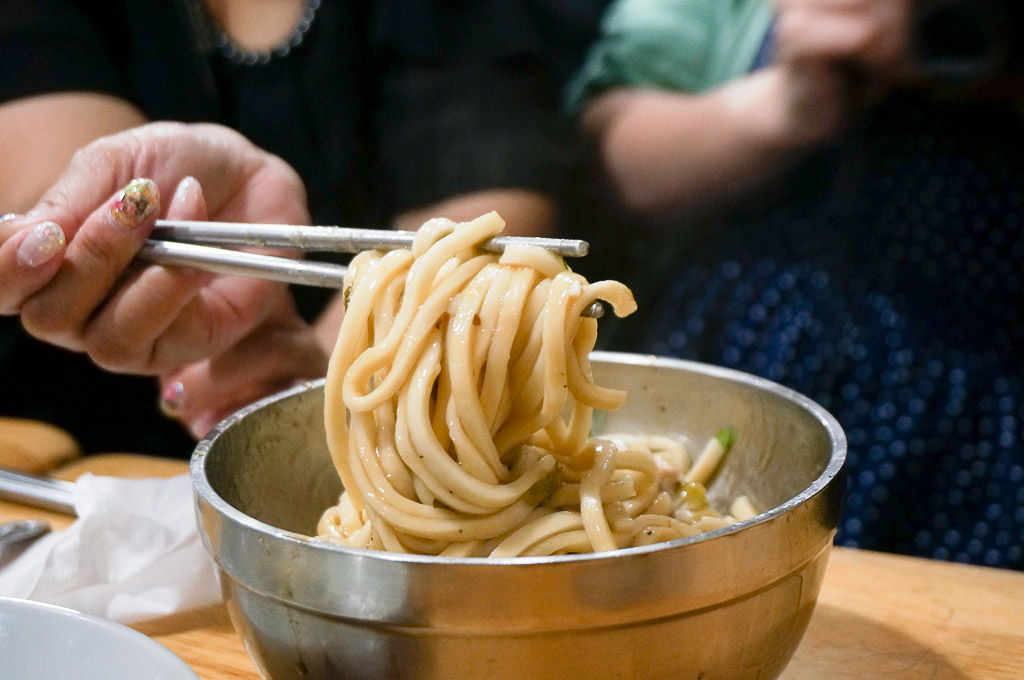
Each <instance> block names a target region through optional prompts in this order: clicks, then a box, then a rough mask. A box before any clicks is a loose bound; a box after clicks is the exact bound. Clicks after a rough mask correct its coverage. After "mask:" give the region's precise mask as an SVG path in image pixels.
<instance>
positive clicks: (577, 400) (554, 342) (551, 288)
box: [318, 213, 753, 557]
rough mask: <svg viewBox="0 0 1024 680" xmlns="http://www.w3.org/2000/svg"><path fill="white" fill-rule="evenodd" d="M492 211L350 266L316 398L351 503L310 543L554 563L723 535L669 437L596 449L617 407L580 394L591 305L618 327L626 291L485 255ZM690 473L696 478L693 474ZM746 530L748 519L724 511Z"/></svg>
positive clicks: (715, 452)
mask: <svg viewBox="0 0 1024 680" xmlns="http://www.w3.org/2000/svg"><path fill="white" fill-rule="evenodd" d="M503 228H504V222H503V221H502V220H501V218H500V217H498V215H497V214H495V213H490V214H488V215H484V216H483V217H480V218H478V219H476V220H474V221H472V222H468V223H464V224H456V223H453V222H451V221H448V220H431V221H430V222H428V223H427V224H425V225H424V226H423V227H422V228H421V229H420V231H419V232H418V233H417V236H416V239H415V242H414V245H413V247H412V249H411V250H408V249H406V250H395V251H391V252H388V253H383V252H379V251H372V252H364V253H361V254H359V255H357V256H356V257H355V258H354V259H353V261H352V263H351V265H350V266H349V270H348V276H347V278H346V281H345V292H344V295H345V300H346V312H345V318H344V321H343V323H342V327H341V331H340V335H339V337H338V341H337V346H336V348H335V350H334V353H333V356H332V358H331V363H330V368H329V370H328V374H327V380H326V385H325V423H326V430H327V441H328V446H329V448H330V451H331V455H332V457H333V459H334V464H335V466H336V468H337V470H338V473H339V475H340V476H341V480H342V483H343V484H344V487H345V489H346V491H345V492H344V493H343V494H342V496H341V499H340V502H339V504H338V505H337V506H334V507H332V508H330V509H328V510H327V511H326V512H325V513H324V515H323V516H322V518H321V520H320V523H319V526H318V534H319V537H320V538H322V539H325V540H328V541H333V542H336V543H342V544H345V545H350V546H356V547H363V548H375V549H381V550H390V551H395V552H413V553H422V554H433V555H438V554H440V555H458V556H487V555H490V556H495V557H511V556H518V555H549V554H557V553H567V552H590V551H598V550H611V549H615V548H622V547H627V546H635V545H642V544H646V543H651V542H655V541H664V540H669V539H673V538H678V537H682V536H689V535H693V534H695V533H698V532H702V531H707V530H710V529H714V528H717V527H721V526H725V525H727V524H729V523H731V522H733V521H735V518H734V517H733V516H728V515H727V516H720V515H719V514H718V513H716V512H714V511H712V510H711V509H710V508H709V507H708V506H707V501H706V500H705V496H704V488H703V486H702V484H703V483H704V482H705V481H706V479H707V477H708V475H709V474H710V473H711V471H712V470H713V468H714V467H715V464H716V462H717V458H720V457H721V455H722V454H723V453H724V452H725V450H726V448H727V447H728V441H727V438H723V437H720V438H718V439H712V440H711V442H709V444H708V446H707V447H706V450H705V452H704V453H703V454H702V455H701V457H700V458H699V459H698V461H697V462H696V463H695V464H694V465H692V466H691V465H690V456H689V454H688V453H687V451H686V449H685V447H684V446H683V445H682V444H681V443H680V442H678V441H674V440H671V439H668V438H665V437H637V436H625V435H622V436H605V437H602V438H601V439H591V438H590V425H591V416H592V414H593V411H594V409H615V408H618V407H619V406H620V405H621V404H622V403H623V401H624V400H625V396H626V395H625V393H624V392H621V391H618V390H612V389H607V388H604V387H600V386H598V385H596V384H594V382H593V380H592V378H591V371H590V365H589V359H588V357H589V354H590V351H591V350H592V349H593V347H594V343H595V340H596V338H597V321H596V320H595V319H592V318H587V317H585V316H581V312H583V310H584V309H586V308H587V307H588V306H589V305H590V304H591V303H592V302H593V301H595V300H598V299H600V300H602V301H604V303H605V304H610V305H611V307H612V308H613V309H614V311H615V313H616V314H618V315H619V316H624V315H626V314H629V313H631V312H633V311H634V309H635V308H636V304H635V302H634V301H633V297H632V294H631V293H630V291H629V290H628V289H627V288H626V287H625V286H624V285H622V284H621V283H618V282H614V281H602V282H598V283H588V282H587V281H586V280H585V279H584V278H583V277H581V276H579V275H578V274H574V273H573V272H571V271H569V270H568V269H567V268H566V266H565V264H564V262H563V261H562V259H561V258H559V257H557V256H555V255H552V254H551V253H550V252H548V251H546V250H542V249H540V248H535V247H513V248H509V249H507V250H506V251H505V252H504V253H503V254H502V255H500V256H499V255H496V254H492V253H487V252H484V251H483V250H482V249H481V248H480V245H481V244H482V243H483V242H484V241H486V240H487V239H489V238H491V237H493V236H495V235H496V234H498V233H499V232H500V231H501V230H502V229H503ZM688 472H689V473H690V474H689V475H688V474H687V473H688ZM733 512H734V513H740V514H741V515H749V514H751V513H753V509H752V508H749V507H738V506H737V507H734V509H733Z"/></svg>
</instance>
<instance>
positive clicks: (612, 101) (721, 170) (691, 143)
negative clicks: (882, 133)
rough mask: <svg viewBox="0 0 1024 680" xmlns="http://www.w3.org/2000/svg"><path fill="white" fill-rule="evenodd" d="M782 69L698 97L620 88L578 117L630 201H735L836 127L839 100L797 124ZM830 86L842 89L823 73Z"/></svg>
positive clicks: (636, 204) (666, 206) (641, 205)
mask: <svg viewBox="0 0 1024 680" xmlns="http://www.w3.org/2000/svg"><path fill="white" fill-rule="evenodd" d="M787 77H790V76H789V74H787V73H785V72H784V71H782V70H781V69H778V68H771V69H765V70H763V71H761V72H758V73H756V74H753V75H750V76H747V77H745V78H742V79H740V80H737V81H733V82H731V83H728V84H727V85H724V86H722V87H720V88H718V89H716V90H713V91H711V92H709V93H708V94H704V95H692V94H687V93H682V92H669V91H663V90H654V89H641V88H620V89H616V90H611V91H608V92H606V93H604V94H602V95H600V96H599V97H597V98H596V99H594V100H593V101H592V102H591V103H590V104H589V105H588V106H587V108H586V110H585V112H584V114H583V121H582V122H583V126H584V129H585V131H586V133H587V134H589V135H591V136H593V137H594V138H596V139H597V140H598V143H599V146H600V152H601V156H602V159H603V161H604V165H605V167H606V169H607V171H608V172H609V174H610V175H611V177H612V180H613V181H614V183H615V185H616V186H617V187H618V189H619V191H620V193H621V195H622V197H623V199H624V201H625V202H626V204H627V205H628V206H629V207H630V208H633V209H635V210H639V211H642V212H649V213H661V212H668V211H673V210H677V209H680V208H685V207H692V206H699V205H703V204H707V203H709V202H711V203H713V202H715V201H718V200H723V199H727V198H731V197H733V196H736V195H740V194H742V193H743V192H744V191H746V190H749V189H752V188H754V187H756V186H757V185H759V184H760V183H762V182H765V181H766V180H768V179H770V178H772V177H775V176H777V175H779V174H781V173H782V172H783V171H784V170H785V169H787V168H789V167H791V166H792V165H794V164H795V163H796V162H797V161H798V160H799V159H800V158H801V157H802V156H803V154H804V153H806V152H807V151H808V150H810V149H813V148H814V147H815V146H816V145H817V144H818V143H820V142H822V141H824V140H826V139H828V138H829V137H830V136H831V135H832V134H833V133H834V132H835V131H836V130H837V129H838V128H839V125H840V121H841V111H839V110H838V108H837V107H830V108H829V109H828V110H824V109H818V110H816V111H814V112H813V115H812V116H810V117H809V119H808V120H800V121H798V120H797V119H796V118H794V117H793V116H791V112H790V111H787V110H785V109H784V105H783V104H784V103H783V101H782V100H781V98H780V97H779V91H780V90H781V89H782V87H783V83H782V80H783V79H785V78H787ZM820 77H821V78H822V79H823V80H830V79H831V80H832V82H829V83H822V85H823V86H826V87H838V85H839V84H838V82H836V80H835V77H834V76H833V74H829V73H827V72H826V73H823V74H821V76H820Z"/></svg>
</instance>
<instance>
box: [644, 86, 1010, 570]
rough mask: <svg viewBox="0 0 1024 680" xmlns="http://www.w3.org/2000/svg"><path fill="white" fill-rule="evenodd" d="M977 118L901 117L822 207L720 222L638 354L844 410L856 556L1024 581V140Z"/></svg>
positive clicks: (901, 113)
mask: <svg viewBox="0 0 1024 680" xmlns="http://www.w3.org/2000/svg"><path fill="white" fill-rule="evenodd" d="M977 109H978V107H969V108H963V109H957V108H952V107H948V106H947V107H936V106H933V105H930V104H927V103H925V102H920V101H917V100H914V99H907V100H900V101H895V102H893V103H892V105H890V106H888V107H887V108H886V109H884V110H882V111H879V112H878V113H877V114H876V115H875V116H874V117H873V118H872V119H871V120H870V121H869V122H867V123H866V124H865V125H864V126H863V128H861V129H859V130H858V131H857V132H856V133H855V134H854V135H852V138H851V139H850V141H849V142H848V143H847V144H844V146H843V147H842V148H839V149H835V150H834V151H833V152H831V153H830V154H827V155H826V157H825V158H823V159H820V161H819V162H818V163H817V164H812V166H813V167H811V168H810V169H808V173H809V174H808V175H805V176H802V177H801V176H794V177H793V178H792V181H791V182H790V183H788V184H787V186H797V185H799V184H801V183H802V184H803V185H808V184H813V183H815V182H818V183H819V184H817V185H815V188H816V189H820V190H812V191H809V192H808V194H807V195H802V194H801V195H795V190H794V193H792V194H786V193H783V192H779V193H776V194H775V195H774V196H773V200H772V201H771V207H770V208H767V209H764V210H760V211H756V213H755V211H749V212H748V214H745V215H744V214H741V215H739V216H738V217H737V218H736V219H731V220H730V221H729V222H728V223H719V224H716V225H713V228H712V229H711V230H710V231H711V233H709V234H705V235H704V236H703V237H702V238H700V239H696V240H695V242H694V243H692V244H691V245H690V246H689V247H687V248H686V249H685V252H683V253H680V254H679V255H678V257H677V258H676V259H675V265H674V266H673V268H672V269H671V272H672V273H671V275H669V276H667V277H666V279H665V282H664V285H661V286H658V288H657V290H658V291H659V293H658V295H657V296H656V299H655V301H654V304H653V305H652V313H651V314H650V315H649V324H648V326H647V328H648V330H647V332H646V333H645V335H644V336H643V337H642V338H639V339H637V341H636V343H634V344H633V345H632V346H631V349H636V350H640V351H644V352H651V353H655V354H660V355H666V356H676V357H683V358H687V359H696V360H700V361H707V362H712V363H716V364H721V365H724V366H729V367H732V368H737V369H740V370H743V371H747V372H750V373H754V374H757V375H760V376H763V377H766V378H769V379H771V380H775V381H777V382H780V383H782V384H785V385H787V386H789V387H792V388H794V389H796V390H798V391H800V392H802V393H804V394H806V395H808V396H810V397H811V398H813V399H815V400H816V401H818V402H819V403H821V404H822V405H823V406H825V407H826V408H828V409H829V410H830V411H831V412H832V413H833V414H834V415H835V416H836V417H837V418H838V419H839V421H840V422H841V423H842V425H843V427H844V429H845V430H846V433H847V435H848V438H849V445H850V448H849V457H848V480H849V487H848V498H847V502H846V508H845V514H844V517H843V520H842V523H841V526H840V529H839V533H838V536H837V542H838V544H841V545H847V546H859V547H862V548H868V549H875V550H884V551H891V552H899V553H906V554H913V555H919V556H925V557H931V558H938V559H943V560H955V561H958V562H968V563H974V564H982V565H992V566H1001V567H1010V568H1015V569H1024V432H1022V428H1024V228H1022V221H1024V146H1022V144H1021V142H1017V141H1014V136H1013V133H1016V136H1017V137H1024V135H1021V134H1020V132H1021V127H1022V125H1021V123H1020V119H1019V118H1017V117H1016V115H1015V114H1014V113H1013V112H1010V111H1005V110H998V111H996V112H994V113H993V112H992V111H991V110H989V109H988V108H987V107H986V109H985V111H984V115H980V114H979V113H978V111H977ZM808 177H810V178H811V179H807V178H808ZM808 196H813V198H810V199H809V198H808Z"/></svg>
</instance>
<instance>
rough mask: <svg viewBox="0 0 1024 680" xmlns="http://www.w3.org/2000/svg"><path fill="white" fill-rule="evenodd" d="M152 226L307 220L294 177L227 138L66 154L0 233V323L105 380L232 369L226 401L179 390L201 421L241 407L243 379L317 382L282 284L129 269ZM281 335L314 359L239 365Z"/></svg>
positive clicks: (132, 142)
mask: <svg viewBox="0 0 1024 680" xmlns="http://www.w3.org/2000/svg"><path fill="white" fill-rule="evenodd" d="M140 178H144V179H140ZM169 196H171V197H172V198H168V197H169ZM158 217H167V218H171V219H213V220H221V221H237V222H270V223H281V224H287V223H293V224H294V223H307V222H308V219H309V217H308V213H307V210H306V207H305V192H304V189H303V187H302V184H301V181H300V180H299V178H298V176H297V175H296V173H295V172H294V171H293V170H292V169H291V168H290V167H289V166H288V165H287V164H286V163H284V162H283V161H282V160H280V159H279V158H277V157H275V156H272V155H271V154H268V153H266V152H263V151H261V150H260V149H258V148H256V147H255V146H253V145H252V144H251V143H249V142H248V141H247V140H246V139H245V138H243V137H242V136H240V135H238V134H237V133H235V132H233V131H231V130H228V129H226V128H223V127H220V126H215V125H184V124H176V123H153V124H149V125H145V126H142V127H139V128H135V129H133V130H130V131H128V132H124V133H119V134H116V135H113V136H110V137H105V138H103V139H100V140H98V141H96V142H94V143H92V144H90V145H88V146H86V147H84V148H83V149H81V150H80V151H79V152H77V153H76V154H75V156H74V158H73V159H72V161H71V163H70V164H69V166H68V168H67V170H66V171H65V172H64V174H63V175H62V176H61V178H60V179H59V180H58V181H57V183H56V184H55V185H54V186H53V187H52V188H51V189H50V190H49V191H48V192H47V193H46V194H45V195H44V196H43V198H42V199H41V200H40V201H39V203H38V204H37V205H36V206H35V207H34V208H33V209H32V210H30V211H29V212H28V213H27V214H25V215H20V216H14V217H10V218H8V219H5V220H4V221H3V222H2V223H0V280H2V281H3V282H4V284H3V286H2V287H0V313H2V314H8V315H10V314H18V315H20V317H21V321H22V323H23V325H24V326H25V328H26V329H27V330H28V332H29V333H31V334H32V335H34V336H36V337H38V338H39V339H41V340H44V341H46V342H50V343H52V344H55V345H59V346H62V347H65V348H67V349H70V350H73V351H80V352H85V353H87V354H88V355H89V356H90V357H91V358H92V359H93V361H95V362H96V363H97V364H98V365H100V366H102V367H104V368H106V369H108V370H111V371H115V372H128V373H136V374H150V375H167V376H169V375H174V374H176V373H178V372H183V371H184V372H189V371H192V372H194V371H196V370H198V369H197V368H196V366H198V365H206V366H209V367H210V369H211V373H210V374H211V376H213V378H214V379H217V380H220V379H223V376H224V375H225V374H224V371H228V370H231V371H237V372H238V374H239V375H238V376H234V377H231V378H230V379H229V381H228V383H227V384H233V385H234V386H235V388H234V389H232V394H231V395H225V394H223V393H221V392H218V393H217V394H211V396H209V397H208V396H207V395H205V394H202V392H203V390H202V389H198V388H197V389H195V390H190V392H191V394H193V395H194V398H195V399H196V402H195V403H194V404H193V406H201V407H202V408H203V411H205V412H210V411H215V410H223V405H222V404H217V403H215V402H217V401H218V400H219V401H222V402H223V401H225V400H226V399H227V398H228V397H229V396H230V397H232V398H236V397H238V396H241V395H242V394H243V392H245V390H242V389H241V388H240V387H238V385H239V384H241V383H243V382H247V383H248V384H250V385H251V384H255V383H262V384H264V385H266V384H268V380H269V381H270V382H274V383H275V385H276V384H279V383H280V381H283V380H285V378H284V377H283V376H284V375H286V374H287V375H289V378H288V379H289V380H294V379H295V378H300V377H314V376H316V375H320V374H322V369H323V366H324V356H325V355H324V351H323V350H322V349H320V348H319V347H318V346H316V343H315V342H314V341H313V340H312V337H313V334H312V330H311V329H310V328H309V327H308V326H307V325H306V324H305V323H304V322H303V321H302V320H301V319H300V318H299V317H298V315H297V313H296V312H295V310H294V307H293V305H292V302H291V299H290V297H289V295H288V292H287V289H286V287H285V286H284V285H283V284H280V283H274V282H268V281H262V280H258V279H251V278H242V277H235V276H221V275H214V274H210V273H205V272H200V271H194V270H188V269H184V268H180V269H179V268H164V267H161V266H156V265H148V266H140V265H139V264H138V263H136V262H135V261H134V260H133V258H134V256H135V254H136V253H137V252H138V250H139V248H140V247H141V245H142V244H143V242H144V241H145V239H146V237H147V235H148V233H149V231H150V230H151V228H152V226H153V223H154V222H155V220H156V219H157V218H158ZM282 335H288V336H289V337H290V338H291V340H290V341H289V343H290V345H291V347H292V348H293V349H294V350H295V351H300V350H301V351H312V350H315V351H313V352H312V355H311V356H308V357H302V358H295V359H292V360H291V362H290V365H289V366H288V367H284V366H283V365H282V366H279V367H278V368H277V369H276V373H277V376H276V377H275V378H273V379H271V378H269V377H268V375H267V374H268V373H273V372H274V371H267V367H266V366H262V365H260V362H259V361H255V362H247V361H246V360H245V359H244V357H246V356H250V357H251V356H252V354H251V351H252V348H253V347H254V346H263V345H260V342H264V343H265V342H267V340H265V339H266V338H277V339H278V340H279V339H280V338H281V336H282ZM259 338H264V340H259ZM285 344H288V343H285ZM233 353H234V354H236V355H237V357H239V358H232V356H233ZM247 363H248V365H246V364H247ZM193 365H196V366H193ZM217 367H222V368H217ZM183 375H184V373H183ZM246 389H247V390H248V393H250V394H255V393H256V392H258V391H259V390H258V389H256V388H251V387H250V388H246ZM255 396H261V395H259V394H255ZM229 400H230V399H229ZM234 401H237V399H234ZM204 402H209V403H204Z"/></svg>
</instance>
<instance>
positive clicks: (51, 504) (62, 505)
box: [0, 467, 76, 515]
mask: <svg viewBox="0 0 1024 680" xmlns="http://www.w3.org/2000/svg"><path fill="white" fill-rule="evenodd" d="M74 490H75V485H74V484H73V483H72V482H65V481H64V480H61V479H53V478H52V477H40V476H38V475H30V474H26V473H24V472H19V471H17V470H12V469H10V468H5V467H0V498H2V499H4V500H10V501H14V502H15V503H24V504H25V505H32V506H35V507H38V508H45V509H47V510H56V511H57V512H62V513H64V514H65V515H75V514H76V513H75V496H74Z"/></svg>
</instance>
